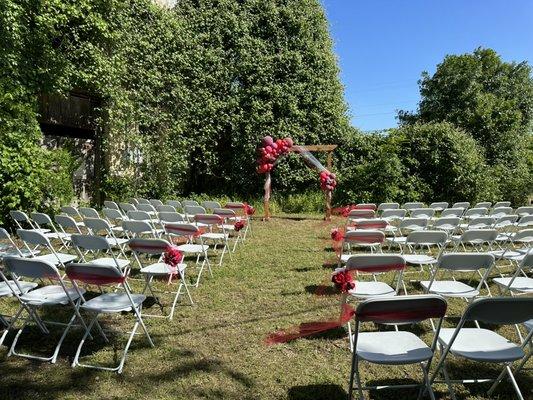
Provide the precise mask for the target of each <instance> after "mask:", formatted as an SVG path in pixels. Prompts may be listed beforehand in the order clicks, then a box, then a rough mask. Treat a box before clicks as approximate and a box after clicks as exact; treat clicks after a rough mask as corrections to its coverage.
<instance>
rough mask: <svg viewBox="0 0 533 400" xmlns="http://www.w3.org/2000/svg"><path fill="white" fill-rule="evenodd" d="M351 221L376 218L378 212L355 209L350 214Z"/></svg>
mask: <svg viewBox="0 0 533 400" xmlns="http://www.w3.org/2000/svg"><path fill="white" fill-rule="evenodd" d="M348 218H349V219H356V218H376V212H375V211H374V210H365V209H355V210H351V211H350V212H349V213H348Z"/></svg>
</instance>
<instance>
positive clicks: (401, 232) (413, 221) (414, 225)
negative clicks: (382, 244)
mask: <svg viewBox="0 0 533 400" xmlns="http://www.w3.org/2000/svg"><path fill="white" fill-rule="evenodd" d="M428 224H429V220H428V219H427V218H405V219H403V220H401V221H400V224H399V225H398V229H396V230H395V231H394V236H393V237H388V238H387V243H388V244H389V249H390V248H391V247H392V245H393V244H394V245H397V246H399V247H400V249H401V248H402V246H403V245H404V244H405V241H406V240H407V236H406V235H407V234H408V233H409V232H413V231H423V230H425V229H427V227H428Z"/></svg>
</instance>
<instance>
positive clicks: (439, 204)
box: [429, 201, 449, 212]
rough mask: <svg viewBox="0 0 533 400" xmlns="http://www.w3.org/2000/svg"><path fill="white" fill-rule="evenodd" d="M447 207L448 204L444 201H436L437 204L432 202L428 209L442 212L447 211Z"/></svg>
mask: <svg viewBox="0 0 533 400" xmlns="http://www.w3.org/2000/svg"><path fill="white" fill-rule="evenodd" d="M448 206H449V203H448V202H446V201H437V202H434V203H431V204H430V205H429V208H433V209H434V210H435V211H437V212H439V211H441V212H442V211H444V210H445V209H447V208H448Z"/></svg>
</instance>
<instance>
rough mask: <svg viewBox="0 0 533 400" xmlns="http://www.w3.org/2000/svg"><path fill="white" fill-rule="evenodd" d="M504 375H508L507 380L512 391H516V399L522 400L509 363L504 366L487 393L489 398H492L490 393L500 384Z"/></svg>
mask: <svg viewBox="0 0 533 400" xmlns="http://www.w3.org/2000/svg"><path fill="white" fill-rule="evenodd" d="M517 371H518V369H517ZM505 374H507V375H509V379H510V380H511V383H512V385H513V387H514V390H515V391H516V394H517V395H518V398H519V399H520V400H524V397H523V396H522V392H521V391H520V388H519V387H518V384H517V383H516V380H515V377H514V375H513V371H512V370H511V365H510V364H509V363H506V364H505V368H504V369H503V370H502V372H501V373H500V375H499V376H498V377H497V378H496V380H495V381H494V383H493V384H492V386H491V387H490V389H489V390H488V391H487V394H488V395H489V396H492V393H493V392H494V390H495V389H496V387H497V386H498V385H499V384H500V382H501V381H502V379H503V377H504V376H505Z"/></svg>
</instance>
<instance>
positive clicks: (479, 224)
mask: <svg viewBox="0 0 533 400" xmlns="http://www.w3.org/2000/svg"><path fill="white" fill-rule="evenodd" d="M495 222H496V219H495V218H494V217H477V218H472V219H471V220H470V222H469V223H468V229H485V228H490V227H492V226H493V225H494V223H495Z"/></svg>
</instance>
